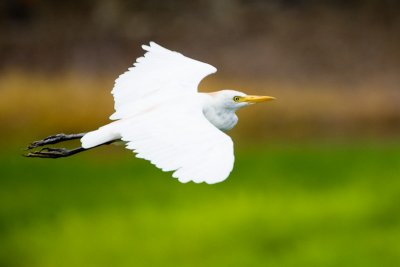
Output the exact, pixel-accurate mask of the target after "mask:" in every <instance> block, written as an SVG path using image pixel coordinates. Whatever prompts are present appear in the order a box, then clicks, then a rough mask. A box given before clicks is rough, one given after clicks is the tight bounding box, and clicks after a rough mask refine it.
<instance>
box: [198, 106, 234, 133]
mask: <svg viewBox="0 0 400 267" xmlns="http://www.w3.org/2000/svg"><path fill="white" fill-rule="evenodd" d="M203 114H204V116H205V117H206V118H207V120H208V121H209V122H211V123H212V124H213V125H214V126H215V127H217V128H218V129H220V130H221V131H224V132H226V131H229V130H230V129H232V128H233V127H235V125H236V124H237V122H238V117H237V116H236V114H235V112H233V111H229V110H225V109H215V108H206V109H203Z"/></svg>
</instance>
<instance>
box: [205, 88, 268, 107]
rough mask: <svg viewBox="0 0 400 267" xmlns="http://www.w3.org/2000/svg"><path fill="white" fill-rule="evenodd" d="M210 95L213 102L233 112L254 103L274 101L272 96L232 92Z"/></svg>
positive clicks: (222, 91) (224, 91) (219, 92)
mask: <svg viewBox="0 0 400 267" xmlns="http://www.w3.org/2000/svg"><path fill="white" fill-rule="evenodd" d="M211 95H212V96H213V97H214V99H215V101H217V102H218V103H219V105H221V106H223V107H225V108H227V109H233V110H237V109H239V108H242V107H246V106H249V105H252V104H255V103H260V102H266V101H271V100H274V99H275V97H272V96H257V95H246V94H245V93H242V92H239V91H234V90H221V91H218V92H215V93H211Z"/></svg>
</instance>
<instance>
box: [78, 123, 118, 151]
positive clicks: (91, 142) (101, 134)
mask: <svg viewBox="0 0 400 267" xmlns="http://www.w3.org/2000/svg"><path fill="white" fill-rule="evenodd" d="M115 125H116V123H115V122H114V123H110V124H107V125H105V126H103V127H100V128H99V129H97V130H95V131H92V132H88V133H87V134H85V135H84V136H83V137H82V138H81V143H82V147H83V148H86V149H88V148H92V147H95V146H99V145H102V144H105V143H108V142H110V141H113V140H117V139H120V138H121V135H120V134H119V133H118V132H116V131H115V128H116V127H115Z"/></svg>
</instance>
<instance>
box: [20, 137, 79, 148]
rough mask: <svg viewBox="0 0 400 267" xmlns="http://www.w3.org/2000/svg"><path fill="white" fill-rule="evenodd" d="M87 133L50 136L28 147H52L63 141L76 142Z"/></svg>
mask: <svg viewBox="0 0 400 267" xmlns="http://www.w3.org/2000/svg"><path fill="white" fill-rule="evenodd" d="M85 134H86V133H79V134H63V133H60V134H56V135H52V136H48V137H46V138H44V139H42V140H39V141H35V142H33V143H32V144H30V145H29V146H28V149H32V148H36V147H40V146H45V145H51V144H57V143H60V142H63V141H68V140H74V139H79V138H82V137H83V136H84V135H85Z"/></svg>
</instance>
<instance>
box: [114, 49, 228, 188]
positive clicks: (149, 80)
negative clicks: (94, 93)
mask: <svg viewBox="0 0 400 267" xmlns="http://www.w3.org/2000/svg"><path fill="white" fill-rule="evenodd" d="M143 48H144V49H145V50H147V51H148V52H147V53H146V54H145V55H144V57H141V58H139V59H138V60H137V63H135V64H134V66H135V67H132V68H130V69H129V71H128V72H126V73H124V74H123V75H121V76H120V77H119V78H118V79H117V81H116V84H115V87H114V89H113V95H114V99H115V113H114V114H113V115H112V116H111V119H119V121H118V122H117V123H116V125H118V132H119V134H120V135H121V136H122V140H124V141H126V142H127V148H129V149H132V150H133V151H134V152H135V153H137V157H139V158H144V159H146V160H149V161H150V162H151V163H152V164H154V165H155V166H157V167H158V168H160V169H162V170H163V171H174V173H173V177H175V178H178V179H179V181H180V182H189V181H194V182H197V183H199V182H206V183H210V184H211V183H217V182H221V181H223V180H225V179H226V178H227V177H228V175H229V173H230V172H231V170H232V168H233V162H234V155H233V143H232V140H231V138H230V137H229V136H227V135H226V134H225V133H223V132H221V131H220V130H218V129H217V128H216V127H214V126H213V125H212V124H211V123H210V122H209V121H208V120H207V119H206V118H205V117H204V115H203V112H202V98H201V95H200V94H198V93H197V86H198V84H199V83H200V81H201V80H202V79H203V78H204V77H205V76H207V75H209V74H211V73H214V72H215V71H216V69H215V68H214V67H213V66H211V65H208V64H206V63H202V62H200V61H196V60H193V59H190V58H188V57H185V56H183V55H181V54H179V53H177V52H172V51H169V50H167V49H165V48H163V47H161V46H159V45H157V44H155V43H150V46H143Z"/></svg>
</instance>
